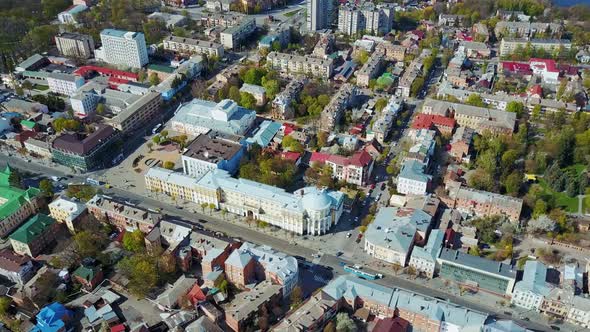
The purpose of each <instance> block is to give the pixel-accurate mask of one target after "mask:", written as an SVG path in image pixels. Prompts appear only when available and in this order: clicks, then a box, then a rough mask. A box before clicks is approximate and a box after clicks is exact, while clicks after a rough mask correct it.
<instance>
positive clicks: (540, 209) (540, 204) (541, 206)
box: [533, 199, 547, 219]
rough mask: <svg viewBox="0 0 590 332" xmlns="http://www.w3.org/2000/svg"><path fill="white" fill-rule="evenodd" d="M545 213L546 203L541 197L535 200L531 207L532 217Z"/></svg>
mask: <svg viewBox="0 0 590 332" xmlns="http://www.w3.org/2000/svg"><path fill="white" fill-rule="evenodd" d="M545 213H547V203H545V200H543V199H538V200H536V201H535V207H534V209H533V218H535V219H537V218H539V217H540V216H541V215H544V214H545Z"/></svg>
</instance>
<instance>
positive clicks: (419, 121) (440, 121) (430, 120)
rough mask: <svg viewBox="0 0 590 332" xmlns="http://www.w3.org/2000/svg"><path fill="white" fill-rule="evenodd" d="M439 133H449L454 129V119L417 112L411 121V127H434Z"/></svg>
mask: <svg viewBox="0 0 590 332" xmlns="http://www.w3.org/2000/svg"><path fill="white" fill-rule="evenodd" d="M434 128H436V129H437V130H438V131H439V132H440V133H441V134H444V135H451V134H452V133H453V130H454V129H455V120H454V119H452V118H447V117H445V116H442V115H437V114H421V113H419V114H418V115H416V117H415V118H414V122H412V129H434Z"/></svg>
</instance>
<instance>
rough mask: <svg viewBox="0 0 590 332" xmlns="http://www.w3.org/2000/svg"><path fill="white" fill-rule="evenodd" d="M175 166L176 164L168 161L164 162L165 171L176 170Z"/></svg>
mask: <svg viewBox="0 0 590 332" xmlns="http://www.w3.org/2000/svg"><path fill="white" fill-rule="evenodd" d="M174 166H175V164H174V162H173V161H169V160H166V161H165V162H164V168H165V169H174Z"/></svg>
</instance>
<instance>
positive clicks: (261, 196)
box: [146, 168, 344, 235]
mask: <svg viewBox="0 0 590 332" xmlns="http://www.w3.org/2000/svg"><path fill="white" fill-rule="evenodd" d="M152 170H153V171H152ZM152 170H150V171H148V172H147V173H146V189H147V190H150V191H155V192H164V193H166V194H168V193H169V195H175V196H176V197H183V199H187V200H191V201H194V202H197V203H199V204H202V203H207V204H214V205H215V206H216V208H217V209H225V210H227V211H228V212H230V213H235V214H238V215H241V216H245V217H250V218H253V219H255V220H260V221H264V222H267V223H269V224H271V225H274V226H277V227H280V228H283V229H285V230H288V231H291V232H294V233H296V234H310V235H317V234H325V233H327V232H328V231H329V230H330V228H331V227H332V226H334V225H336V224H337V223H338V220H339V218H340V216H341V214H342V211H343V205H344V196H343V194H342V193H340V192H333V191H328V190H324V189H317V188H315V187H308V188H302V189H299V190H297V191H295V192H294V193H292V194H291V193H287V192H286V191H284V190H283V189H280V188H277V187H272V186H269V185H265V184H262V183H258V182H254V181H250V180H246V179H235V178H232V177H231V176H230V174H229V173H228V172H227V171H224V170H218V169H217V170H212V171H209V172H208V173H206V174H205V175H204V176H202V177H201V178H200V179H194V178H191V177H189V176H187V175H182V174H171V173H168V172H165V171H159V170H158V169H153V168H152Z"/></svg>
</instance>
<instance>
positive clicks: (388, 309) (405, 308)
mask: <svg viewBox="0 0 590 332" xmlns="http://www.w3.org/2000/svg"><path fill="white" fill-rule="evenodd" d="M321 292H322V293H323V295H325V296H328V297H329V298H331V299H333V300H334V301H336V302H338V308H349V309H350V310H352V311H356V310H357V309H359V308H364V309H366V310H368V311H369V314H371V315H374V316H376V317H377V318H386V317H394V316H395V317H400V318H402V319H404V320H406V321H408V322H409V323H410V325H411V326H412V330H413V331H480V330H482V329H483V327H484V324H485V322H486V320H487V318H488V316H487V314H484V313H481V312H478V311H473V310H470V309H468V308H465V307H461V306H458V305H455V304H453V303H451V302H448V301H444V300H439V299H436V298H433V297H429V296H426V295H422V294H418V293H412V292H409V291H407V290H402V289H398V288H389V287H385V286H381V285H378V284H375V283H373V282H370V281H367V280H364V279H360V278H357V277H355V276H352V275H342V276H339V277H338V278H336V279H334V280H332V281H331V282H330V283H329V284H328V285H326V286H325V287H324V288H323V289H322V291H321Z"/></svg>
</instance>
